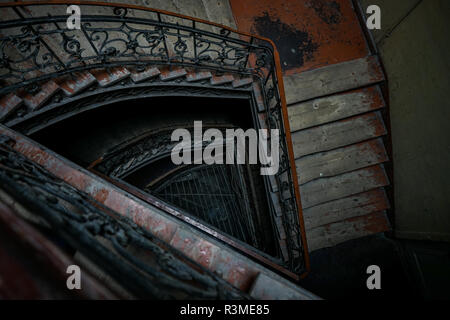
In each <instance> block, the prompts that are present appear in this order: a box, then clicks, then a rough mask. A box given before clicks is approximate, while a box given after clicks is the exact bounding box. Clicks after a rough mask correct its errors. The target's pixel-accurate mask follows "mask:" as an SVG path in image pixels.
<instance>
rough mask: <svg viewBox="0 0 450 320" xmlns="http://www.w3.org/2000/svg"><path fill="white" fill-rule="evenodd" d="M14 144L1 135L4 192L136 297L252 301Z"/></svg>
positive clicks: (1, 174)
mask: <svg viewBox="0 0 450 320" xmlns="http://www.w3.org/2000/svg"><path fill="white" fill-rule="evenodd" d="M14 143H15V141H14V140H12V139H11V138H10V137H7V136H4V135H0V183H1V185H2V189H3V190H4V191H6V192H8V193H9V194H10V195H11V196H12V197H13V198H15V199H16V200H17V201H19V202H20V204H21V205H22V206H24V207H25V208H27V209H28V210H29V211H30V212H31V213H32V214H35V215H37V216H39V218H40V219H42V220H43V221H45V223H46V225H48V226H50V227H51V230H52V231H53V232H54V233H56V234H57V235H58V236H59V237H61V238H62V239H63V240H65V241H66V242H67V243H68V244H69V245H70V246H71V247H72V248H74V249H76V250H78V251H80V252H81V253H82V254H83V255H85V256H86V257H88V258H89V259H91V260H92V261H93V262H94V263H95V264H97V265H99V266H100V267H101V268H102V270H104V271H106V272H107V273H109V274H110V275H112V276H113V277H114V279H115V280H116V281H117V282H118V283H119V284H120V285H121V286H122V287H123V288H125V289H126V290H127V291H128V292H129V293H131V294H132V295H133V296H135V297H138V298H157V299H173V298H185V299H186V298H189V299H192V298H199V299H247V298H249V297H248V296H247V295H246V294H245V293H243V292H241V291H240V290H238V289H236V288H234V287H232V286H231V285H230V284H228V283H227V282H226V281H224V280H223V279H221V278H219V277H218V276H216V275H215V274H214V273H212V272H210V271H209V270H207V269H205V268H204V267H202V266H201V265H199V264H198V263H196V262H194V261H192V260H191V259H190V258H188V257H187V256H185V255H183V254H182V253H180V252H178V251H176V250H175V249H173V248H172V247H171V246H170V245H169V244H167V243H164V241H162V240H160V239H158V238H156V237H154V236H153V235H152V234H150V233H149V232H148V231H146V230H145V229H143V228H141V227H139V226H137V225H136V224H135V223H134V222H132V221H131V220H130V219H129V218H127V217H124V216H121V215H119V214H117V213H115V212H113V211H111V210H110V209H108V208H106V207H105V206H103V205H102V204H101V203H99V202H97V201H96V200H95V199H93V198H92V197H91V196H89V195H87V194H85V193H83V192H81V191H79V190H77V189H75V188H74V187H72V186H70V185H69V184H67V183H66V182H64V181H62V180H60V179H58V178H56V177H54V176H53V175H51V174H50V173H49V172H47V171H46V170H45V169H44V168H42V167H40V166H38V165H37V164H35V163H34V162H32V161H30V160H28V159H27V158H25V157H24V156H22V155H21V154H19V153H17V152H16V151H14V150H13V148H12V147H11V145H13V144H14ZM100 239H101V240H100ZM105 242H106V243H105ZM139 250H141V251H139ZM139 252H140V253H139ZM144 257H147V259H144ZM148 257H150V258H148Z"/></svg>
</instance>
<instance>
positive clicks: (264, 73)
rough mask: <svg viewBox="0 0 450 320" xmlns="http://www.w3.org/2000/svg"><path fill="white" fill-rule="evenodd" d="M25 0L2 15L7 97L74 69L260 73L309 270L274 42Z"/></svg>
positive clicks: (291, 224)
mask: <svg viewBox="0 0 450 320" xmlns="http://www.w3.org/2000/svg"><path fill="white" fill-rule="evenodd" d="M49 5H52V6H55V5H56V6H58V5H57V4H49V3H47V4H46V3H45V2H42V3H40V4H34V5H25V6H27V7H33V6H39V7H45V6H49ZM22 6H24V5H23V4H20V3H14V4H8V5H6V7H10V8H12V9H13V10H14V11H15V12H16V13H17V19H13V20H6V21H1V22H0V31H1V36H0V81H1V82H2V87H1V88H0V96H3V95H6V94H8V93H10V92H14V91H16V90H18V89H22V88H27V87H28V88H30V87H31V88H33V87H36V86H37V85H39V84H41V83H42V82H43V81H47V80H49V79H56V78H58V77H61V76H63V75H67V74H73V73H74V72H78V71H82V70H91V69H95V68H103V69H105V68H106V69H107V68H111V67H115V66H132V67H134V68H140V69H142V68H143V67H147V66H150V65H155V64H157V65H167V66H170V67H171V66H181V67H190V68H199V67H201V68H202V69H208V70H214V71H215V72H216V73H224V72H230V73H233V74H238V75H239V76H252V77H253V78H256V79H258V80H257V81H258V83H259V86H260V88H261V93H262V96H263V104H264V113H265V115H266V126H267V129H278V130H279V132H280V138H281V139H280V170H279V172H278V174H277V175H276V176H275V180H276V184H277V186H278V190H279V197H280V204H281V208H282V218H283V226H284V228H285V231H286V235H287V239H286V240H287V241H286V242H287V248H288V255H289V259H288V268H289V269H290V270H291V271H293V272H295V273H297V274H300V273H302V272H303V271H304V270H305V259H304V256H305V254H306V252H305V248H304V244H302V240H301V239H302V237H301V228H300V220H299V215H298V213H299V206H300V204H299V202H298V201H297V198H296V194H295V186H294V181H296V179H297V177H293V174H292V172H293V170H294V169H295V168H292V166H293V165H294V164H293V163H292V162H291V161H290V155H289V149H288V145H287V141H286V134H287V132H286V128H285V127H284V121H283V114H282V112H283V111H282V100H281V95H280V86H279V80H280V79H278V77H279V73H277V72H276V69H277V68H276V62H275V57H274V48H273V47H272V44H271V43H270V42H268V41H266V40H263V39H260V38H257V37H254V36H251V35H248V34H244V33H240V32H238V31H234V30H231V29H228V28H221V27H218V26H217V25H214V24H211V23H207V22H205V21H199V20H195V19H191V18H188V17H181V16H176V15H171V14H168V13H163V12H159V11H157V10H153V9H148V8H141V9H138V8H136V7H132V8H131V7H127V6H126V5H123V7H119V6H117V4H109V5H107V4H104V3H103V4H101V3H95V2H92V3H90V4H82V5H80V6H81V10H82V12H83V15H82V18H81V29H80V30H70V29H68V28H67V26H66V20H67V16H65V15H54V16H42V17H33V18H31V17H29V18H27V17H24V16H23V15H22V13H21V7H22ZM59 6H64V5H61V4H60V5H59ZM2 7H5V5H3V6H2ZM94 8H95V9H99V8H101V10H102V12H101V14H94V13H92V12H95V10H92V9H94ZM51 11H52V10H50V9H49V10H48V12H51ZM135 90H147V89H146V88H143V89H139V88H136V89H135ZM111 95H112V96H113V94H111ZM90 102H92V101H82V102H80V104H83V103H84V104H87V103H90ZM17 112H21V111H20V110H19V111H17ZM43 116H45V115H43ZM43 119H44V120H45V118H43Z"/></svg>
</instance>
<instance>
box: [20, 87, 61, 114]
mask: <svg viewBox="0 0 450 320" xmlns="http://www.w3.org/2000/svg"><path fill="white" fill-rule="evenodd" d="M59 89H60V87H59V86H58V85H57V84H56V82H54V81H49V82H46V83H44V84H43V85H42V87H41V90H40V91H39V92H38V93H37V94H35V95H31V94H26V95H25V96H24V97H23V102H24V103H25V105H26V106H27V107H28V108H29V109H30V110H31V111H34V110H36V109H38V108H39V107H40V106H42V105H43V104H44V103H45V102H46V101H47V100H48V99H50V98H51V97H52V96H53V94H55V93H56V91H58V90H59Z"/></svg>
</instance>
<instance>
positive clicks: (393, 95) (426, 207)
mask: <svg viewBox="0 0 450 320" xmlns="http://www.w3.org/2000/svg"><path fill="white" fill-rule="evenodd" d="M361 4H362V7H363V10H364V11H365V9H366V8H367V6H368V5H371V4H376V5H378V6H380V8H381V20H382V21H381V23H382V29H381V30H380V31H375V32H373V35H374V38H375V40H376V42H377V45H378V49H379V51H380V55H381V58H382V60H383V62H384V65H385V67H386V72H387V74H388V78H389V91H390V116H391V125H392V142H393V158H394V159H393V160H394V183H395V220H396V223H395V231H396V234H397V236H398V237H401V238H410V239H430V240H444V241H450V123H449V121H450V102H449V101H450V99H449V94H450V76H449V72H450V42H449V41H448V40H449V32H450V27H449V24H450V17H449V13H450V1H448V0H395V1H392V0H361Z"/></svg>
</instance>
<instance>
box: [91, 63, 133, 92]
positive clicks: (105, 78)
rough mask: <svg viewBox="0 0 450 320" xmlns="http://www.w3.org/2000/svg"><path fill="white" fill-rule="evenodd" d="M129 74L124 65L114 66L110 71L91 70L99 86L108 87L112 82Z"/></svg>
mask: <svg viewBox="0 0 450 320" xmlns="http://www.w3.org/2000/svg"><path fill="white" fill-rule="evenodd" d="M130 74H131V73H130V71H129V70H128V69H127V68H124V67H119V68H114V69H113V70H111V71H110V72H108V71H107V70H100V71H94V72H93V75H94V77H95V78H96V79H97V81H98V84H99V85H100V87H108V86H110V85H113V84H114V83H116V82H118V81H120V80H123V79H125V78H126V77H128V76H129V75H130Z"/></svg>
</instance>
